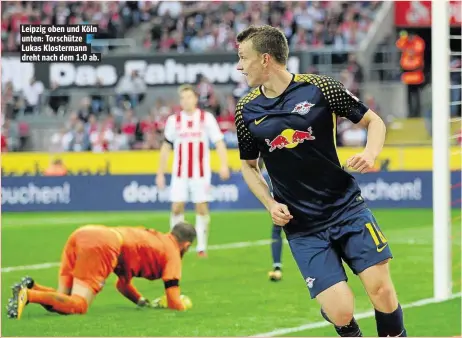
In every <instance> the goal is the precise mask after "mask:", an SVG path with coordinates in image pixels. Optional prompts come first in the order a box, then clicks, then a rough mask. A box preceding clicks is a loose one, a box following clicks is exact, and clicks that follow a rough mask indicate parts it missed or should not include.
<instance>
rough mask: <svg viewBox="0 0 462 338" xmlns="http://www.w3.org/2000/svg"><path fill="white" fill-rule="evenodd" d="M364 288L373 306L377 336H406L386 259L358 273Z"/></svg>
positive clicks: (401, 313) (401, 312)
mask: <svg viewBox="0 0 462 338" xmlns="http://www.w3.org/2000/svg"><path fill="white" fill-rule="evenodd" d="M359 278H360V279H361V281H362V283H363V285H364V288H365V289H366V292H367V294H368V296H369V298H370V300H371V302H372V305H374V308H375V320H376V323H377V334H378V336H379V337H387V336H391V337H397V336H398V337H406V336H407V333H406V329H405V327H404V321H403V311H402V309H401V306H400V305H399V302H398V296H397V295H396V291H395V287H394V285H393V282H392V280H391V276H390V270H389V264H388V260H386V261H384V262H382V263H380V264H377V265H374V266H372V267H370V268H367V269H366V270H364V271H363V272H361V273H359Z"/></svg>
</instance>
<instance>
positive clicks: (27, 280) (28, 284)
mask: <svg viewBox="0 0 462 338" xmlns="http://www.w3.org/2000/svg"><path fill="white" fill-rule="evenodd" d="M34 284H35V282H34V280H33V279H32V277H29V276H25V277H23V278H21V281H20V282H18V283H15V284H13V286H12V287H11V292H12V297H11V298H10V299H9V300H8V302H17V300H18V294H19V291H20V290H21V288H22V287H25V288H28V289H32V288H33V287H34Z"/></svg>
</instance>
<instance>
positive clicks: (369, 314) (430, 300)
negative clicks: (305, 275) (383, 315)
mask: <svg viewBox="0 0 462 338" xmlns="http://www.w3.org/2000/svg"><path fill="white" fill-rule="evenodd" d="M461 296H462V292H459V293H456V294H453V295H452V296H451V297H450V298H449V299H448V300H451V299H456V298H460V297H461ZM441 302H444V301H440V300H437V299H435V298H425V299H421V300H418V301H415V302H412V303H407V304H403V305H401V307H402V308H403V309H409V308H413V307H421V306H425V305H429V304H435V303H441ZM374 316H375V312H374V311H367V312H361V313H358V314H355V318H356V319H357V320H359V319H364V318H371V317H374ZM330 325H332V324H331V323H329V322H327V321H322V322H315V323H309V324H305V325H300V326H296V327H289V328H285V329H276V330H273V331H270V332H265V333H258V334H256V335H253V336H251V337H274V336H282V335H285V334H289V333H294V332H300V331H305V330H313V329H318V328H321V327H327V326H330Z"/></svg>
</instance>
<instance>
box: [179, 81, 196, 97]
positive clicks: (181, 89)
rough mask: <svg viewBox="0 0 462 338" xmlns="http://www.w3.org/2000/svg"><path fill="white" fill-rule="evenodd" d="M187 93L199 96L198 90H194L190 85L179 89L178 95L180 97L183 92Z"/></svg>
mask: <svg viewBox="0 0 462 338" xmlns="http://www.w3.org/2000/svg"><path fill="white" fill-rule="evenodd" d="M186 91H191V92H193V93H194V95H196V96H197V93H196V90H195V89H194V87H193V86H192V85H190V84H188V83H187V84H183V85H181V86H179V87H178V95H180V94H181V93H183V92H186Z"/></svg>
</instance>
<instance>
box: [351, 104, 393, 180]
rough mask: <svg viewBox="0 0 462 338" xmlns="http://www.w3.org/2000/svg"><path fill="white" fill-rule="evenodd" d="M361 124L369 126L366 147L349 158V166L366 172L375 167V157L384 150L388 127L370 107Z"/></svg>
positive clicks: (365, 126)
mask: <svg viewBox="0 0 462 338" xmlns="http://www.w3.org/2000/svg"><path fill="white" fill-rule="evenodd" d="M359 124H360V125H361V126H363V127H364V128H367V142H366V147H365V149H364V151H363V152H362V153H359V154H356V155H354V156H352V157H351V158H349V159H348V160H347V166H349V167H351V168H353V169H355V170H357V171H359V172H361V173H366V172H369V171H371V170H372V169H373V168H374V163H375V159H376V158H377V156H379V154H380V152H381V151H382V148H383V145H384V143H385V135H386V130H387V128H386V126H385V123H384V122H383V120H382V119H381V118H380V116H378V115H377V114H376V113H375V112H373V111H372V110H370V109H369V110H368V111H367V112H366V113H365V114H364V116H363V118H362V119H361V121H360V122H359Z"/></svg>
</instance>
